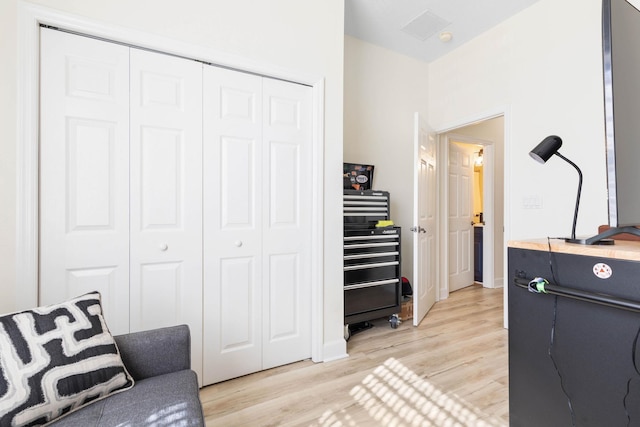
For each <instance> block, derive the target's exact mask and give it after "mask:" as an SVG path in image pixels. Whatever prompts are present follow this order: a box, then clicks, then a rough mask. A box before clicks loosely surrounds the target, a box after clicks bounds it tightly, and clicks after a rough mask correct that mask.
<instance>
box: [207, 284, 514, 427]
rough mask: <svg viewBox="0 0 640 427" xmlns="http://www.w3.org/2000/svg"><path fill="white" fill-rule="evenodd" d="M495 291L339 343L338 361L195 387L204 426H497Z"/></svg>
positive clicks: (499, 341)
mask: <svg viewBox="0 0 640 427" xmlns="http://www.w3.org/2000/svg"><path fill="white" fill-rule="evenodd" d="M502 295H503V290H502V289H483V288H482V287H481V286H479V285H473V286H471V287H468V288H465V289H462V290H459V291H457V292H453V293H452V294H451V295H450V297H449V298H448V299H446V300H444V301H440V302H438V303H436V305H435V306H434V307H433V308H432V309H431V311H430V312H429V314H428V315H427V317H426V318H425V319H424V320H423V321H422V323H421V325H420V326H419V327H417V328H415V327H413V326H412V325H411V322H410V321H409V322H403V323H402V324H401V325H400V326H399V327H398V328H397V329H391V328H390V327H389V324H388V322H387V321H386V320H385V319H380V320H377V321H374V322H372V323H374V325H375V326H374V327H373V328H372V329H369V330H366V331H363V332H361V333H358V334H355V335H353V336H352V337H351V339H350V340H349V342H348V352H349V356H350V357H348V358H345V359H341V360H337V361H334V362H328V363H318V364H315V363H313V362H310V361H302V362H298V363H294V364H291V365H287V366H283V367H279V368H275V369H271V370H268V371H264V372H259V373H256V374H252V375H248V376H245V377H242V378H237V379H234V380H230V381H226V382H223V383H219V384H215V385H212V386H208V387H205V388H203V389H202V390H201V392H200V396H201V399H202V404H203V407H204V413H205V417H206V423H207V427H212V426H225V427H226V426H317V427H329V426H332V427H339V426H343V427H346V426H486V427H489V426H491V427H498V426H507V425H508V423H509V413H508V411H509V407H508V358H507V330H506V329H504V328H503V311H502V306H503V303H502Z"/></svg>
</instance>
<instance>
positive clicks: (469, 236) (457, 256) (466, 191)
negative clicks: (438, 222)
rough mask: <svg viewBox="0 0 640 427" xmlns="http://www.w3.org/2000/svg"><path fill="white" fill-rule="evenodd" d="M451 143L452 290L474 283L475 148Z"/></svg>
mask: <svg viewBox="0 0 640 427" xmlns="http://www.w3.org/2000/svg"><path fill="white" fill-rule="evenodd" d="M448 145H449V209H448V211H449V292H453V291H456V290H458V289H462V288H464V287H466V286H470V285H472V284H473V225H472V220H473V199H472V198H473V151H472V150H470V149H466V148H465V147H463V146H461V145H459V144H456V143H450V144H448Z"/></svg>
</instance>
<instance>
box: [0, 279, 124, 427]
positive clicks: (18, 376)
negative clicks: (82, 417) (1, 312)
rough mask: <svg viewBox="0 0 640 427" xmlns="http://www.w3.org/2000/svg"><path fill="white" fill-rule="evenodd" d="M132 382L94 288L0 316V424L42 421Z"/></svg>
mask: <svg viewBox="0 0 640 427" xmlns="http://www.w3.org/2000/svg"><path fill="white" fill-rule="evenodd" d="M131 387H133V379H132V378H131V376H130V375H129V373H128V372H127V370H126V368H125V366H124V365H123V363H122V359H121V358H120V351H119V350H118V347H117V346H116V343H115V341H114V339H113V337H112V336H111V333H110V332H109V329H108V328H107V325H106V324H105V321H104V317H103V315H102V306H101V302H100V294H99V293H98V292H93V293H89V294H86V295H83V296H80V297H77V298H74V299H72V300H69V301H67V302H64V303H61V304H56V305H52V306H48V307H39V308H35V309H33V310H28V311H23V312H20V313H13V314H8V315H5V316H2V317H0V426H36V425H42V424H45V423H47V422H49V421H52V420H55V419H56V418H59V417H61V416H62V415H66V414H68V413H70V412H71V411H74V410H76V409H78V408H80V407H81V406H83V405H85V404H87V403H89V402H93V401H96V400H98V399H101V398H103V397H106V396H107V395H109V394H111V393H114V392H116V391H123V390H126V389H129V388H131Z"/></svg>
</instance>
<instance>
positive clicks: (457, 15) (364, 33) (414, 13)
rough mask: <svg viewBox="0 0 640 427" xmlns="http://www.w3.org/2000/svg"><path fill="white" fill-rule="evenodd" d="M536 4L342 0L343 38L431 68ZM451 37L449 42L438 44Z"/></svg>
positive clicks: (521, 0)
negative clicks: (445, 34)
mask: <svg viewBox="0 0 640 427" xmlns="http://www.w3.org/2000/svg"><path fill="white" fill-rule="evenodd" d="M537 1H538V0H345V30H344V32H345V34H348V35H350V36H353V37H356V38H358V39H361V40H364V41H366V42H369V43H372V44H375V45H378V46H382V47H385V48H387V49H390V50H393V51H396V52H399V53H402V54H404V55H407V56H411V57H414V58H417V59H420V60H423V61H426V62H431V61H433V60H435V59H437V58H439V57H441V56H443V55H445V54H447V53H449V52H451V51H452V50H454V49H456V48H457V47H459V46H461V45H463V44H464V43H466V42H467V41H469V40H471V39H473V38H475V37H476V36H478V35H480V34H481V33H483V32H485V31H487V30H488V29H490V28H492V27H494V26H496V25H497V24H499V23H500V22H502V21H504V20H506V19H507V18H509V17H511V16H513V15H515V14H516V13H518V12H520V11H521V10H523V9H525V8H527V7H529V6H531V5H532V4H534V3H536V2H537ZM442 32H450V33H451V40H450V41H448V42H443V41H441V40H440V34H441V33H442Z"/></svg>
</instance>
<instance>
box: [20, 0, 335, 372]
mask: <svg viewBox="0 0 640 427" xmlns="http://www.w3.org/2000/svg"><path fill="white" fill-rule="evenodd" d="M41 25H48V26H53V27H56V28H61V29H65V30H68V31H72V32H77V33H80V34H85V35H88V36H93V37H99V38H103V39H107V40H111V41H115V42H120V43H125V44H129V45H134V46H138V47H142V48H148V49H153V50H157V51H161V52H164V53H169V54H174V55H179V56H183V57H188V58H194V59H198V60H201V61H204V62H209V63H212V64H216V65H221V66H225V67H229V68H233V69H237V70H240V71H245V72H251V73H255V74H260V75H263V76H267V77H272V78H277V79H282V80H287V81H291V82H294V83H300V84H304V85H308V86H311V87H312V88H313V119H314V120H313V148H312V152H313V165H312V170H313V173H312V181H313V182H312V185H311V187H310V188H311V191H312V192H313V194H312V199H313V208H312V212H313V217H312V230H311V233H312V234H311V239H312V248H311V251H312V253H311V257H312V259H311V270H312V275H311V277H312V283H311V292H312V301H311V305H312V326H311V329H312V330H311V335H312V338H311V342H312V351H311V357H312V360H313V361H314V362H320V361H322V360H323V348H324V342H323V323H324V309H323V306H324V304H323V283H324V272H323V264H324V263H323V241H324V228H323V224H324V213H323V212H324V202H323V200H324V199H323V191H324V188H323V182H324V113H323V112H324V79H323V78H322V77H317V76H310V75H306V74H304V73H300V72H293V71H289V70H284V69H281V68H279V67H276V66H273V65H269V64H263V63H259V62H256V61H252V60H249V59H247V58H241V57H238V56H233V55H229V54H227V53H222V52H219V51H216V50H214V49H210V48H206V47H203V46H197V45H193V44H187V43H182V42H179V41H177V40H173V39H169V38H166V37H162V36H158V35H154V34H149V33H144V32H140V31H136V30H131V29H126V28H122V27H117V26H114V25H108V24H104V23H101V22H97V21H93V20H90V19H87V18H84V17H79V16H76V15H71V14H67V13H63V12H60V11H56V10H53V9H49V8H45V7H42V6H38V5H34V4H30V3H27V2H24V1H20V2H19V3H18V87H17V95H18V105H17V116H18V124H17V125H18V132H17V134H18V135H17V139H18V140H17V144H16V145H17V159H16V161H17V165H16V166H17V177H16V179H17V188H16V190H17V203H16V205H17V208H16V209H17V211H16V248H17V254H16V286H17V287H18V288H19V289H17V292H16V295H17V296H16V301H15V304H16V309H18V310H19V309H27V308H30V307H34V306H36V305H37V303H38V251H39V246H38V241H39V236H38V229H39V221H38V220H39V218H38V212H39V206H38V191H39V187H38V179H39V178H38V177H39V173H38V165H39V159H38V151H39V150H38V130H39V114H38V111H39V66H40V64H39V52H40V37H39V29H40V26H41Z"/></svg>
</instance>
